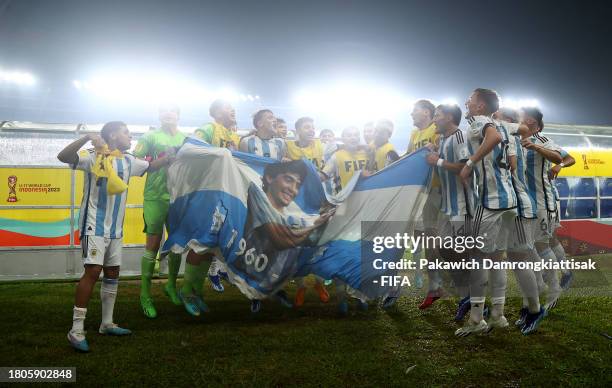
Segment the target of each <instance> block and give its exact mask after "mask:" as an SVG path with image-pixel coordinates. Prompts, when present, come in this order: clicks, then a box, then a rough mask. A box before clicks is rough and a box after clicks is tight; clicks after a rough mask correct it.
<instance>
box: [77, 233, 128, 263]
mask: <svg viewBox="0 0 612 388" xmlns="http://www.w3.org/2000/svg"><path fill="white" fill-rule="evenodd" d="M122 247H123V239H122V238H107V237H100V236H83V239H82V240H81V248H82V250H83V252H82V253H83V264H94V265H101V266H104V267H119V266H121V248H122Z"/></svg>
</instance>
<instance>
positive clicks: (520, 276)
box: [514, 269, 540, 313]
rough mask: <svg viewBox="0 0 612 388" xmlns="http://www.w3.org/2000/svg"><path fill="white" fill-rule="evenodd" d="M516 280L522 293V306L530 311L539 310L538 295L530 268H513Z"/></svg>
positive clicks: (536, 284)
mask: <svg viewBox="0 0 612 388" xmlns="http://www.w3.org/2000/svg"><path fill="white" fill-rule="evenodd" d="M514 275H515V276H516V281H517V283H518V285H519V288H520V289H521V294H522V295H523V307H527V308H529V312H530V313H537V312H538V311H540V297H539V295H540V294H539V292H538V283H537V280H536V276H535V273H534V272H533V271H532V270H530V269H514Z"/></svg>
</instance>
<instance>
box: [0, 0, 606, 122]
mask: <svg viewBox="0 0 612 388" xmlns="http://www.w3.org/2000/svg"><path fill="white" fill-rule="evenodd" d="M611 20H612V12H611V9H610V6H609V5H608V4H607V3H606V2H603V1H602V2H597V1H593V2H585V1H582V2H578V1H554V2H553V1H551V2H545V1H541V2H540V1H535V2H515V1H472V2H458V1H377V2H373V1H349V0H336V1H320V2H319V1H307V2H294V1H282V2H273V1H266V0H262V1H257V2H255V1H244V2H238V1H215V2H203V1H174V2H169V1H89V2H87V1H29V0H23V1H10V0H9V1H7V0H0V68H2V69H4V70H8V69H22V70H25V71H30V72H31V73H33V74H35V76H36V77H37V79H38V81H37V84H36V85H34V86H33V87H29V88H23V87H20V88H18V87H16V86H11V85H8V84H6V83H0V120H31V121H46V122H91V121H105V120H110V119H116V118H121V119H123V120H125V121H127V122H133V123H142V124H145V123H152V124H154V123H155V122H156V113H155V110H154V109H149V110H138V109H132V108H129V107H126V106H124V105H123V106H114V105H113V104H105V105H102V104H100V103H99V102H96V101H95V100H92V99H88V98H84V97H83V94H82V93H81V92H79V91H77V90H76V89H75V88H74V87H73V85H72V80H74V79H87V77H89V76H91V75H92V74H95V72H96V71H98V70H99V69H112V70H117V71H120V70H122V69H132V70H134V69H136V71H137V70H138V69H141V68H152V67H155V68H156V69H162V70H163V71H167V72H170V73H173V74H180V75H181V76H182V77H188V78H190V79H194V80H197V82H201V83H202V84H204V85H207V84H210V85H213V84H214V85H219V84H223V83H230V84H231V85H234V86H235V87H236V88H237V89H239V90H241V91H244V92H245V93H253V94H258V95H260V96H261V100H260V103H259V105H258V104H252V103H251V104H246V105H245V104H243V105H244V106H241V105H240V104H237V105H238V106H237V108H238V116H239V124H241V126H247V125H248V124H249V122H250V118H249V116H250V113H252V112H253V111H254V110H255V109H256V108H257V106H260V105H262V106H272V107H276V108H277V110H279V111H282V112H283V114H284V115H286V116H287V118H288V119H292V117H291V115H292V97H293V95H294V93H295V91H296V90H298V89H300V88H302V87H304V86H305V85H306V86H307V85H311V84H325V83H326V82H329V81H331V80H333V79H335V78H336V77H339V76H342V77H345V78H347V77H348V78H349V79H351V78H352V79H356V80H368V81H369V82H374V83H381V84H386V85H389V84H392V85H393V86H394V88H396V89H397V90H400V91H403V92H405V93H407V94H408V95H410V96H413V97H415V98H421V97H427V98H431V99H434V100H436V99H438V100H439V99H443V98H445V97H448V96H452V97H455V98H457V100H458V101H459V102H460V103H461V104H462V105H463V101H464V100H465V98H466V97H467V95H468V94H469V92H470V91H471V90H472V89H474V88H475V87H489V88H494V89H496V90H498V91H499V93H500V94H501V95H502V96H513V97H514V98H537V99H538V100H539V101H540V102H541V104H542V108H543V110H544V114H545V120H547V121H549V122H558V123H576V124H603V125H605V124H608V125H611V124H612V109H611V107H612V93H611V88H612V81H611V78H612V77H611V76H610V71H611V69H612V59H611V55H612V54H611V47H612V45H611V43H612V42H611V41H612V39H611V36H612V33H611V32H612V31H611V28H610V23H611ZM409 111H410V107H407V108H406V113H405V115H404V117H405V121H403V120H402V123H401V125H402V126H407V127H409V126H410V125H411V119H410V117H409V115H408V113H409ZM314 114H315V113H313V115H314ZM293 119H294V117H293ZM206 120H207V106H206V105H202V106H199V107H192V108H190V109H188V110H187V111H185V112H184V115H183V124H184V125H197V124H201V123H202V122H203V121H206ZM321 124H325V123H321ZM355 124H358V125H361V124H362V123H355ZM319 128H322V126H321V125H320V126H319ZM335 129H338V128H335ZM406 129H408V128H406Z"/></svg>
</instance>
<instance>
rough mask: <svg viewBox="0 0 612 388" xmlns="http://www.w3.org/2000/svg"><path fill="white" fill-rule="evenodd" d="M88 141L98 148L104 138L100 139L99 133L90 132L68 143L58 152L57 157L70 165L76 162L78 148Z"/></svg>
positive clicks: (102, 143)
mask: <svg viewBox="0 0 612 388" xmlns="http://www.w3.org/2000/svg"><path fill="white" fill-rule="evenodd" d="M89 141H91V144H92V145H93V146H94V147H95V148H100V147H102V146H103V145H104V140H102V138H101V137H100V135H96V134H93V133H90V134H87V135H85V136H83V137H81V138H80V139H77V140H75V141H73V142H72V143H70V144H68V145H67V146H66V147H65V148H64V149H63V150H61V151H60V153H59V154H57V158H58V159H59V161H60V162H62V163H67V164H71V165H74V164H77V163H78V161H79V155H78V152H79V150H80V149H81V148H82V147H83V146H84V145H85V144H87V142H89Z"/></svg>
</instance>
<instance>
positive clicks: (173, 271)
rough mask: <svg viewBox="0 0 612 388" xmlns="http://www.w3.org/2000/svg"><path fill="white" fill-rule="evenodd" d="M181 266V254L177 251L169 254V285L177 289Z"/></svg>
mask: <svg viewBox="0 0 612 388" xmlns="http://www.w3.org/2000/svg"><path fill="white" fill-rule="evenodd" d="M180 268H181V255H179V254H176V253H169V254H168V286H169V287H172V288H174V289H176V278H177V277H178V273H179V269H180Z"/></svg>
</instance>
